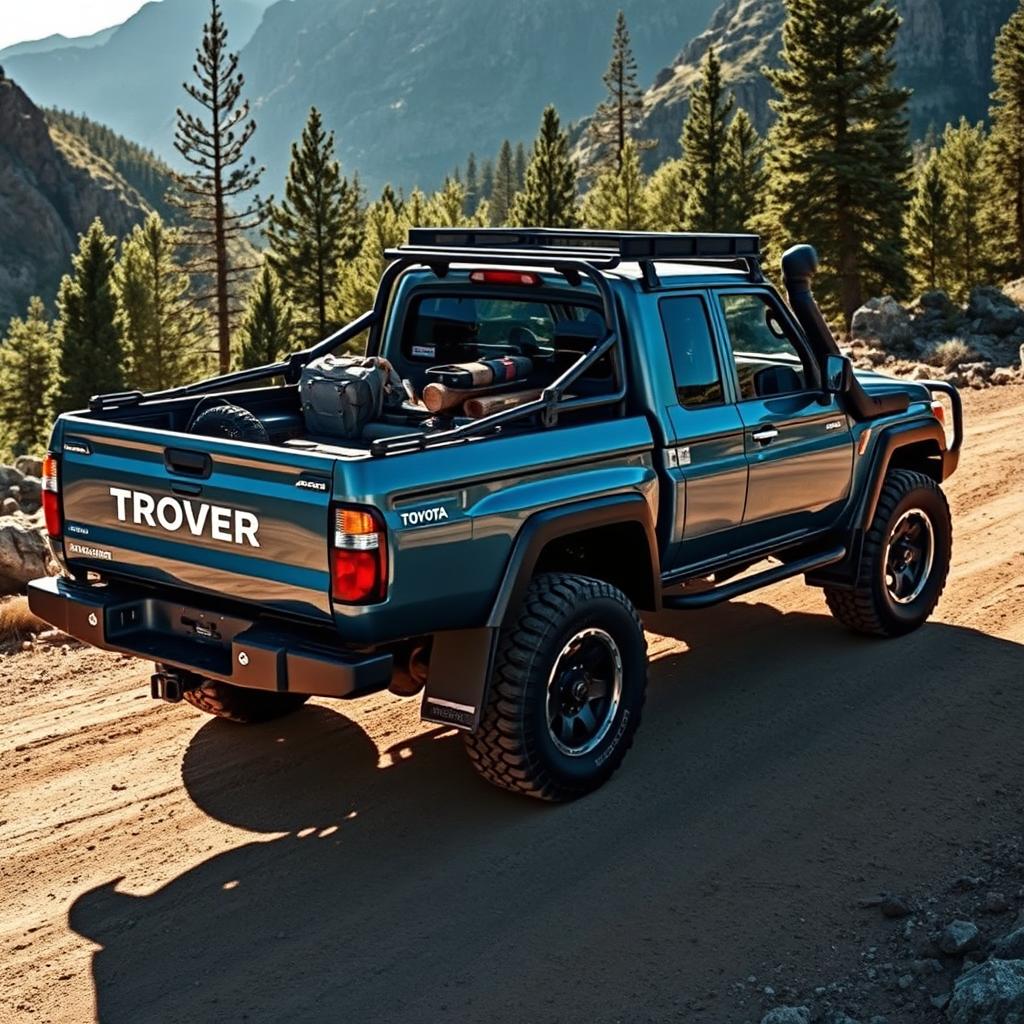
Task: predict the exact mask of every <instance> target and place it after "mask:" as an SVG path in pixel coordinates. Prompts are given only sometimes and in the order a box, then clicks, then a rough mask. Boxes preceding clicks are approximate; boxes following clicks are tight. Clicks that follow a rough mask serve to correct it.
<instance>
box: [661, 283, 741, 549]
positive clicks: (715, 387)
mask: <svg viewBox="0 0 1024 1024" xmlns="http://www.w3.org/2000/svg"><path fill="white" fill-rule="evenodd" d="M708 302H709V300H708V296H707V294H706V293H687V294H685V295H672V296H666V297H665V298H662V299H661V300H660V301H659V303H658V312H659V314H660V318H661V324H662V328H663V329H664V332H665V340H666V343H667V345H668V353H669V359H670V362H671V370H672V377H673V385H674V388H673V390H674V400H673V401H672V402H671V404H670V405H669V407H668V409H667V412H668V425H669V432H670V435H671V436H670V442H671V443H670V445H669V447H668V449H667V450H666V453H665V470H666V473H667V474H668V476H669V478H670V479H671V480H672V481H673V482H674V485H675V502H674V505H673V513H672V515H673V522H672V523H671V524H670V527H669V544H668V547H667V551H666V568H669V569H673V568H678V567H680V566H682V565H684V564H693V563H697V562H700V561H703V560H704V559H706V558H709V557H712V556H713V555H715V554H716V553H717V552H716V548H720V547H721V538H720V537H716V535H717V534H720V533H721V531H723V530H730V529H735V528H736V527H738V526H739V525H740V524H741V523H742V521H743V507H744V502H745V499H746V494H747V459H746V451H745V448H744V425H743V421H742V420H741V418H740V415H739V412H738V410H737V408H736V405H735V404H733V402H732V401H731V400H730V399H729V396H728V394H727V392H726V388H725V386H724V376H723V373H722V360H721V356H720V353H719V352H718V351H717V350H716V346H715V342H714V336H713V332H712V329H711V318H710V309H709V305H708Z"/></svg>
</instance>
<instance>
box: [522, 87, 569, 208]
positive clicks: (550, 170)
mask: <svg viewBox="0 0 1024 1024" xmlns="http://www.w3.org/2000/svg"><path fill="white" fill-rule="evenodd" d="M509 220H510V221H512V222H514V223H515V224H517V225H519V226H524V227H551V228H572V227H575V226H576V225H577V223H578V222H579V218H578V211H577V203H576V162H575V160H573V159H572V157H571V156H570V155H569V138H568V136H567V135H566V133H565V132H563V131H562V127H561V124H560V122H559V120H558V112H557V111H556V110H555V108H554V107H551V106H549V107H547V108H546V109H545V111H544V116H543V118H542V119H541V127H540V134H539V135H538V136H537V139H536V141H535V142H534V144H533V153H532V155H531V157H530V163H529V165H528V166H527V168H526V184H525V185H524V186H523V190H522V191H521V192H520V193H519V195H518V196H516V200H515V202H514V203H513V205H512V212H511V214H510V215H509Z"/></svg>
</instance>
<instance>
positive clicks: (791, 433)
mask: <svg viewBox="0 0 1024 1024" xmlns="http://www.w3.org/2000/svg"><path fill="white" fill-rule="evenodd" d="M715 300H716V306H717V310H716V313H717V315H718V316H719V317H720V318H721V319H720V322H721V324H722V326H723V328H724V331H725V336H726V339H727V341H728V350H729V355H730V358H731V362H732V367H731V371H732V372H733V373H734V383H735V387H736V389H737V397H738V399H739V402H738V406H737V408H738V411H739V415H740V418H741V420H742V423H743V431H744V448H745V450H746V457H747V463H748V465H749V467H750V477H749V483H748V486H747V502H746V510H745V513H744V517H743V522H744V527H745V529H744V533H745V535H746V539H747V540H748V541H749V542H750V543H758V542H759V541H767V540H769V539H774V538H782V537H784V536H786V535H788V534H791V533H799V532H804V531H813V530H819V529H827V528H828V527H829V526H832V525H833V524H834V523H835V522H836V520H837V519H838V518H839V516H840V514H841V512H842V509H843V505H844V503H845V501H846V498H847V496H848V495H849V492H850V484H851V477H852V473H853V436H852V434H851V431H850V422H849V420H848V418H847V416H846V413H845V412H844V411H843V410H842V408H841V407H840V406H839V404H838V401H837V399H836V398H835V396H832V395H829V394H827V393H826V392H825V391H824V390H823V389H822V387H821V386H820V382H819V379H818V377H819V375H818V371H817V368H816V367H815V364H814V361H813V359H812V357H811V354H810V351H809V349H808V348H807V345H806V342H805V341H804V338H803V336H802V335H801V334H800V332H799V331H798V330H797V329H796V328H795V326H794V325H793V323H792V320H791V319H790V317H789V316H788V314H787V312H786V311H785V310H784V309H783V308H782V306H781V304H780V303H778V301H777V300H776V299H775V297H774V296H773V295H771V293H769V292H768V291H763V290H756V289H750V290H746V291H739V290H737V291H732V290H728V291H726V290H723V291H721V292H718V293H717V294H716V296H715Z"/></svg>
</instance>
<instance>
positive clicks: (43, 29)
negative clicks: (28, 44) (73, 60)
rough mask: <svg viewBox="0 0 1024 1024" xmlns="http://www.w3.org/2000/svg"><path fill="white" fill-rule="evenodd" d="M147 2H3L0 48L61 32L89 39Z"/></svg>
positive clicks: (20, 0)
mask: <svg viewBox="0 0 1024 1024" xmlns="http://www.w3.org/2000/svg"><path fill="white" fill-rule="evenodd" d="M144 2H145V0H0V49H2V48H3V47H5V46H10V45H11V43H20V42H24V41H25V40H26V39H42V38H43V37H44V36H48V35H52V34H53V33H54V32H60V33H62V34H63V35H66V36H87V35H90V34H91V33H93V32H98V31H99V30H100V29H101V28H109V27H110V26H111V25H119V24H120V23H121V22H122V21H124V20H125V19H126V18H128V17H131V15H133V14H134V13H135V12H136V11H137V10H138V9H139V8H140V7H141V6H142V5H143V3H144Z"/></svg>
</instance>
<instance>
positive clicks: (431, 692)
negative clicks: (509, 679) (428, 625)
mask: <svg viewBox="0 0 1024 1024" xmlns="http://www.w3.org/2000/svg"><path fill="white" fill-rule="evenodd" d="M497 641H498V630H497V629H489V628H487V627H481V628H480V629H459V630H451V631H446V632H442V633H437V634H435V636H434V645H433V647H432V648H431V652H430V670H429V672H428V675H427V685H426V688H425V689H424V691H423V703H422V705H421V706H420V718H421V719H422V721H424V722H433V723H435V724H437V725H449V726H454V727H455V728H456V729H462V730H464V731H465V732H475V731H476V729H477V726H478V725H479V724H480V715H481V712H482V710H483V706H484V701H485V700H486V698H487V684H488V681H489V680H490V678H491V667H492V665H493V664H494V652H495V649H496V648H497Z"/></svg>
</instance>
